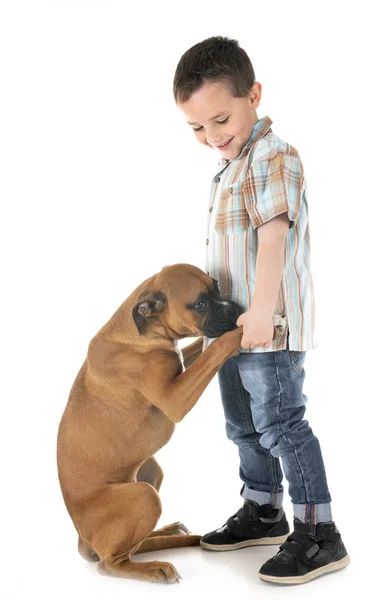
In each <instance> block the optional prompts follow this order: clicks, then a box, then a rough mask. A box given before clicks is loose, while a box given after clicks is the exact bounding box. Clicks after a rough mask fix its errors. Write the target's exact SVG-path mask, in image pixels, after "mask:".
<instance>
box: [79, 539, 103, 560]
mask: <svg viewBox="0 0 387 600" xmlns="http://www.w3.org/2000/svg"><path fill="white" fill-rule="evenodd" d="M78 552H79V554H80V555H81V556H82V558H84V559H85V560H88V561H89V562H98V561H99V556H98V554H97V553H96V552H94V550H93V549H92V547H91V546H90V545H89V544H88V543H87V542H85V541H84V540H83V539H82V538H81V536H79V539H78Z"/></svg>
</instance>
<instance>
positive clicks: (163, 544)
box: [136, 534, 202, 554]
mask: <svg viewBox="0 0 387 600" xmlns="http://www.w3.org/2000/svg"><path fill="white" fill-rule="evenodd" d="M201 537H202V536H201V535H191V534H188V535H159V536H157V537H149V538H147V539H146V540H144V541H143V543H142V544H141V546H139V548H138V550H136V554H140V552H153V551H154V550H163V549H164V548H182V547H183V546H199V544H200V539H201Z"/></svg>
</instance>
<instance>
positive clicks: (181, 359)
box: [175, 340, 184, 371]
mask: <svg viewBox="0 0 387 600" xmlns="http://www.w3.org/2000/svg"><path fill="white" fill-rule="evenodd" d="M175 351H176V354H177V356H178V357H179V361H180V362H181V364H182V366H183V371H184V357H183V353H182V351H181V349H180V347H179V343H178V342H177V340H175Z"/></svg>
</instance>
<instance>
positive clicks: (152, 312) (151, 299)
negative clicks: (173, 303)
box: [132, 292, 167, 335]
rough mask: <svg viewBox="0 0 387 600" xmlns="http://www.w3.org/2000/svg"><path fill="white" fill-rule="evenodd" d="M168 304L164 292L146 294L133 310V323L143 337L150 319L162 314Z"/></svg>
mask: <svg viewBox="0 0 387 600" xmlns="http://www.w3.org/2000/svg"><path fill="white" fill-rule="evenodd" d="M166 303H167V299H166V297H165V296H164V294H163V293H162V292H146V293H145V294H142V298H141V300H140V301H139V302H137V304H136V305H135V306H134V308H133V310H132V317H133V321H134V322H135V324H136V327H137V329H138V332H139V334H140V335H141V334H142V333H143V331H144V329H145V327H146V325H147V323H148V319H149V318H151V317H155V316H156V315H158V314H160V313H161V312H162V311H163V310H164V308H165V306H166Z"/></svg>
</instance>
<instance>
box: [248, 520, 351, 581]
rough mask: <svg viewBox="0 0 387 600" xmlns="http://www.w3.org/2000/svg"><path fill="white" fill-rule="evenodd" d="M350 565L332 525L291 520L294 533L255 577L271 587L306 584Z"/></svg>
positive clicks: (337, 532)
mask: <svg viewBox="0 0 387 600" xmlns="http://www.w3.org/2000/svg"><path fill="white" fill-rule="evenodd" d="M349 563H350V558H349V556H348V554H347V551H346V549H345V546H344V544H343V542H342V539H341V535H340V533H339V531H338V529H337V528H336V525H335V524H334V522H333V521H328V522H327V523H318V524H317V525H307V524H305V523H302V522H301V521H299V520H298V519H294V532H293V533H292V534H291V535H290V536H289V537H288V539H287V540H286V542H285V543H284V544H283V545H282V546H280V550H279V552H278V554H276V556H274V557H273V558H270V559H269V560H268V561H267V562H265V564H264V565H263V566H262V567H261V569H260V571H259V573H258V577H259V578H260V579H263V580H264V581H271V582H274V583H286V584H291V583H306V582H307V581H310V580H311V579H314V578H315V577H318V576H319V575H323V574H324V573H330V572H331V571H337V570H338V569H343V568H344V567H346V566H347V565H349Z"/></svg>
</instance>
